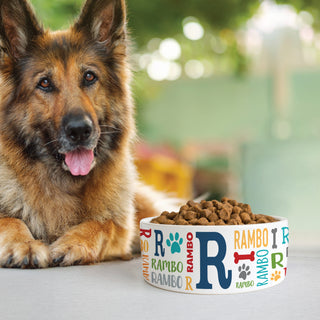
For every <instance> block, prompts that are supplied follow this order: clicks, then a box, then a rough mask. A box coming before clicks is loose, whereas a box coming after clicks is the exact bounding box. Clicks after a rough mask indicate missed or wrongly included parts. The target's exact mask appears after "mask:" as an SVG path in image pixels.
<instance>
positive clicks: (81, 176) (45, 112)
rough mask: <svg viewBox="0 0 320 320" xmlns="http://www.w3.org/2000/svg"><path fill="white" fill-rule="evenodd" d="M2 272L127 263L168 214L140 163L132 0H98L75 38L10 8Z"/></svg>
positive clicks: (0, 124) (8, 4)
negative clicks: (150, 219) (150, 220)
mask: <svg viewBox="0 0 320 320" xmlns="http://www.w3.org/2000/svg"><path fill="white" fill-rule="evenodd" d="M0 41H1V43H0V45H1V57H0V60H1V61H0V77H1V79H0V81H1V83H0V266H2V267H8V268H10V267H15V268H45V267H48V266H69V265H75V264H91V263H95V262H99V261H104V260H109V259H113V258H124V257H127V256H128V255H129V254H130V252H131V251H132V249H133V247H134V246H135V245H137V244H139V240H138V235H139V233H138V222H139V220H140V219H141V218H142V217H146V216H153V215H155V214H156V213H158V212H157V210H156V209H155V208H154V206H153V204H154V201H155V198H154V197H156V195H155V194H153V193H152V192H151V191H149V189H146V187H144V186H143V185H142V184H140V183H139V181H138V178H137V174H136V169H135V166H134V162H133V155H132V153H133V151H132V150H133V147H134V143H135V136H136V132H135V123H134V106H133V102H132V98H131V92H130V72H129V68H128V61H127V60H128V54H127V51H128V45H127V43H128V36H127V31H126V10H125V2H124V0H87V2H86V3H85V5H84V7H83V9H82V12H81V14H80V16H79V18H78V19H77V20H76V22H75V23H74V25H73V26H71V27H70V28H69V29H68V30H65V31H57V32H50V31H48V30H44V29H43V28H42V26H41V25H40V24H39V23H38V21H37V20H36V17H35V14H34V12H33V10H32V8H31V6H30V4H29V3H28V2H27V1H26V0H10V1H8V0H0Z"/></svg>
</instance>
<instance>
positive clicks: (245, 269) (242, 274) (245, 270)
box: [238, 264, 251, 280]
mask: <svg viewBox="0 0 320 320" xmlns="http://www.w3.org/2000/svg"><path fill="white" fill-rule="evenodd" d="M249 269H250V267H249V266H246V265H245V264H243V265H242V266H239V268H238V270H239V278H240V279H243V280H246V279H247V276H249V275H250V273H251V272H250V271H249Z"/></svg>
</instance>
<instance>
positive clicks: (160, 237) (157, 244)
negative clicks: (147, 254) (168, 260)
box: [154, 230, 165, 257]
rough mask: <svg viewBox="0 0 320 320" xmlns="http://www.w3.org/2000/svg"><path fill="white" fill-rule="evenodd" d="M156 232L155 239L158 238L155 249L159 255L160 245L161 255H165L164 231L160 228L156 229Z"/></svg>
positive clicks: (156, 254)
mask: <svg viewBox="0 0 320 320" xmlns="http://www.w3.org/2000/svg"><path fill="white" fill-rule="evenodd" d="M154 233H155V235H156V236H155V240H156V245H155V249H156V252H155V254H154V255H155V256H157V257H158V256H159V252H158V247H160V253H161V256H162V257H163V256H164V252H165V249H164V247H163V245H162V243H163V233H162V231H160V230H154Z"/></svg>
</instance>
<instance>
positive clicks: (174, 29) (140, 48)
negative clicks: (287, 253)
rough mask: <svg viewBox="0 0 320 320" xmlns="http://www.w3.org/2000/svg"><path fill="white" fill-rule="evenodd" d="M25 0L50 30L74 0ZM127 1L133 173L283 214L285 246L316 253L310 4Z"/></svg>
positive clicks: (314, 61) (318, 183)
mask: <svg viewBox="0 0 320 320" xmlns="http://www.w3.org/2000/svg"><path fill="white" fill-rule="evenodd" d="M31 2H32V3H33V5H34V7H35V9H36V11H37V13H38V15H39V16H40V17H41V18H42V20H43V21H44V24H45V26H47V27H50V28H51V29H59V28H64V27H67V26H68V24H69V23H70V22H72V20H73V18H74V17H75V16H76V15H77V14H78V12H79V10H80V7H81V5H82V2H83V1H82V0H32V1H31ZM127 5H128V19H129V28H130V30H131V38H132V61H131V63H132V68H133V71H134V82H133V84H132V87H133V92H134V97H135V100H136V106H137V116H136V118H137V125H138V130H139V135H140V137H141V140H140V143H139V145H138V148H137V166H138V168H139V172H140V174H141V176H142V178H143V179H144V180H145V181H146V182H148V183H150V184H152V185H153V186H154V187H155V188H157V189H159V190H164V191H168V192H172V193H174V194H176V195H177V196H179V197H185V198H191V197H196V196H199V195H201V194H203V193H206V192H208V198H209V199H218V200H220V199H221V197H223V196H229V197H231V198H234V199H237V200H238V201H242V202H246V203H249V204H250V205H251V207H252V209H253V211H254V212H255V213H265V214H271V215H279V216H285V217H288V218H289V225H290V231H291V236H290V241H291V246H292V248H294V249H301V248H304V249H303V250H306V248H308V249H307V250H309V249H310V250H312V251H313V252H316V254H320V232H319V227H320V205H319V208H318V203H317V201H318V199H320V17H319V15H320V1H317V0H279V1H271V0H270V1H269V0H264V1H262V0H214V1H212V0H188V1H182V0H175V1H172V0H152V1H148V0H127ZM306 246H307V247H306Z"/></svg>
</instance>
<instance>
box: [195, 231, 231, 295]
mask: <svg viewBox="0 0 320 320" xmlns="http://www.w3.org/2000/svg"><path fill="white" fill-rule="evenodd" d="M196 237H197V238H198V239H199V241H200V281H199V283H197V284H196V287H197V289H211V288H212V284H210V283H209V282H208V266H210V265H211V266H213V265H214V266H215V267H216V268H217V272H218V279H219V283H220V286H221V287H222V288H223V289H227V288H229V287H230V284H231V280H232V272H231V270H228V277H226V275H225V274H226V273H225V267H224V264H223V263H222V260H223V259H224V257H225V255H226V251H227V247H226V242H225V240H224V237H223V236H222V235H221V234H220V233H218V232H196ZM209 241H216V242H217V244H218V248H219V249H218V254H217V255H216V256H215V257H208V242H209Z"/></svg>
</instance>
